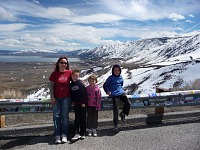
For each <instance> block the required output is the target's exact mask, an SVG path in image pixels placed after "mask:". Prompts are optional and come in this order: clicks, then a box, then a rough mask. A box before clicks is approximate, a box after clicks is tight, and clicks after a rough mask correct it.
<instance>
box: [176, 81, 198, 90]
mask: <svg viewBox="0 0 200 150" xmlns="http://www.w3.org/2000/svg"><path fill="white" fill-rule="evenodd" d="M173 90H174V91H185V90H200V79H195V80H193V81H191V80H190V81H189V82H187V83H185V85H184V86H183V87H176V88H174V89H173Z"/></svg>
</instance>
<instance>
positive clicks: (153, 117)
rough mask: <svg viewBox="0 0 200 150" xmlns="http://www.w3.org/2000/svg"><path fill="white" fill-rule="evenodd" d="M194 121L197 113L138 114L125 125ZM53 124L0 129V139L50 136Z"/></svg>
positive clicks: (109, 123)
mask: <svg viewBox="0 0 200 150" xmlns="http://www.w3.org/2000/svg"><path fill="white" fill-rule="evenodd" d="M119 118H120V117H119ZM194 121H200V110H199V111H182V112H170V113H164V114H147V115H143V114H139V115H131V116H128V117H127V118H126V125H128V126H135V127H137V126H141V125H154V124H163V123H164V124H172V123H173V124H175V123H176V124H177V123H189V122H194ZM98 126H99V127H98V128H99V129H102V128H108V127H113V120H112V119H111V118H108V119H100V120H99V121H98ZM123 126H124V124H123V123H121V121H119V127H123ZM72 127H73V122H72V121H71V122H70V128H71V129H72ZM52 134H53V124H42V125H31V126H21V127H9V128H0V137H3V136H22V135H39V136H44V135H52Z"/></svg>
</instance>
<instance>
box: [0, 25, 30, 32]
mask: <svg viewBox="0 0 200 150" xmlns="http://www.w3.org/2000/svg"><path fill="white" fill-rule="evenodd" d="M26 26H27V24H23V23H15V24H2V25H1V24H0V32H13V31H17V30H22V29H24V28H25V27H26Z"/></svg>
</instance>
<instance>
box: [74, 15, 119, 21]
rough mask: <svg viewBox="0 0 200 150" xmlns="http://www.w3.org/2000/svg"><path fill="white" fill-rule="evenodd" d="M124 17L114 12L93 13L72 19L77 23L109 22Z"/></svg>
mask: <svg viewBox="0 0 200 150" xmlns="http://www.w3.org/2000/svg"><path fill="white" fill-rule="evenodd" d="M120 19H122V17H120V16H117V15H112V14H105V13H101V14H92V15H88V16H77V17H73V18H72V19H71V21H72V22H75V23H109V22H113V21H118V20H120Z"/></svg>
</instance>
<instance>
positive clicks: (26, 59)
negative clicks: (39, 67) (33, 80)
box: [0, 55, 80, 62]
mask: <svg viewBox="0 0 200 150" xmlns="http://www.w3.org/2000/svg"><path fill="white" fill-rule="evenodd" d="M57 60H58V58H48V57H42V56H11V55H0V62H57ZM68 61H69V62H79V61H80V59H79V58H70V57H69V58H68Z"/></svg>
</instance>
